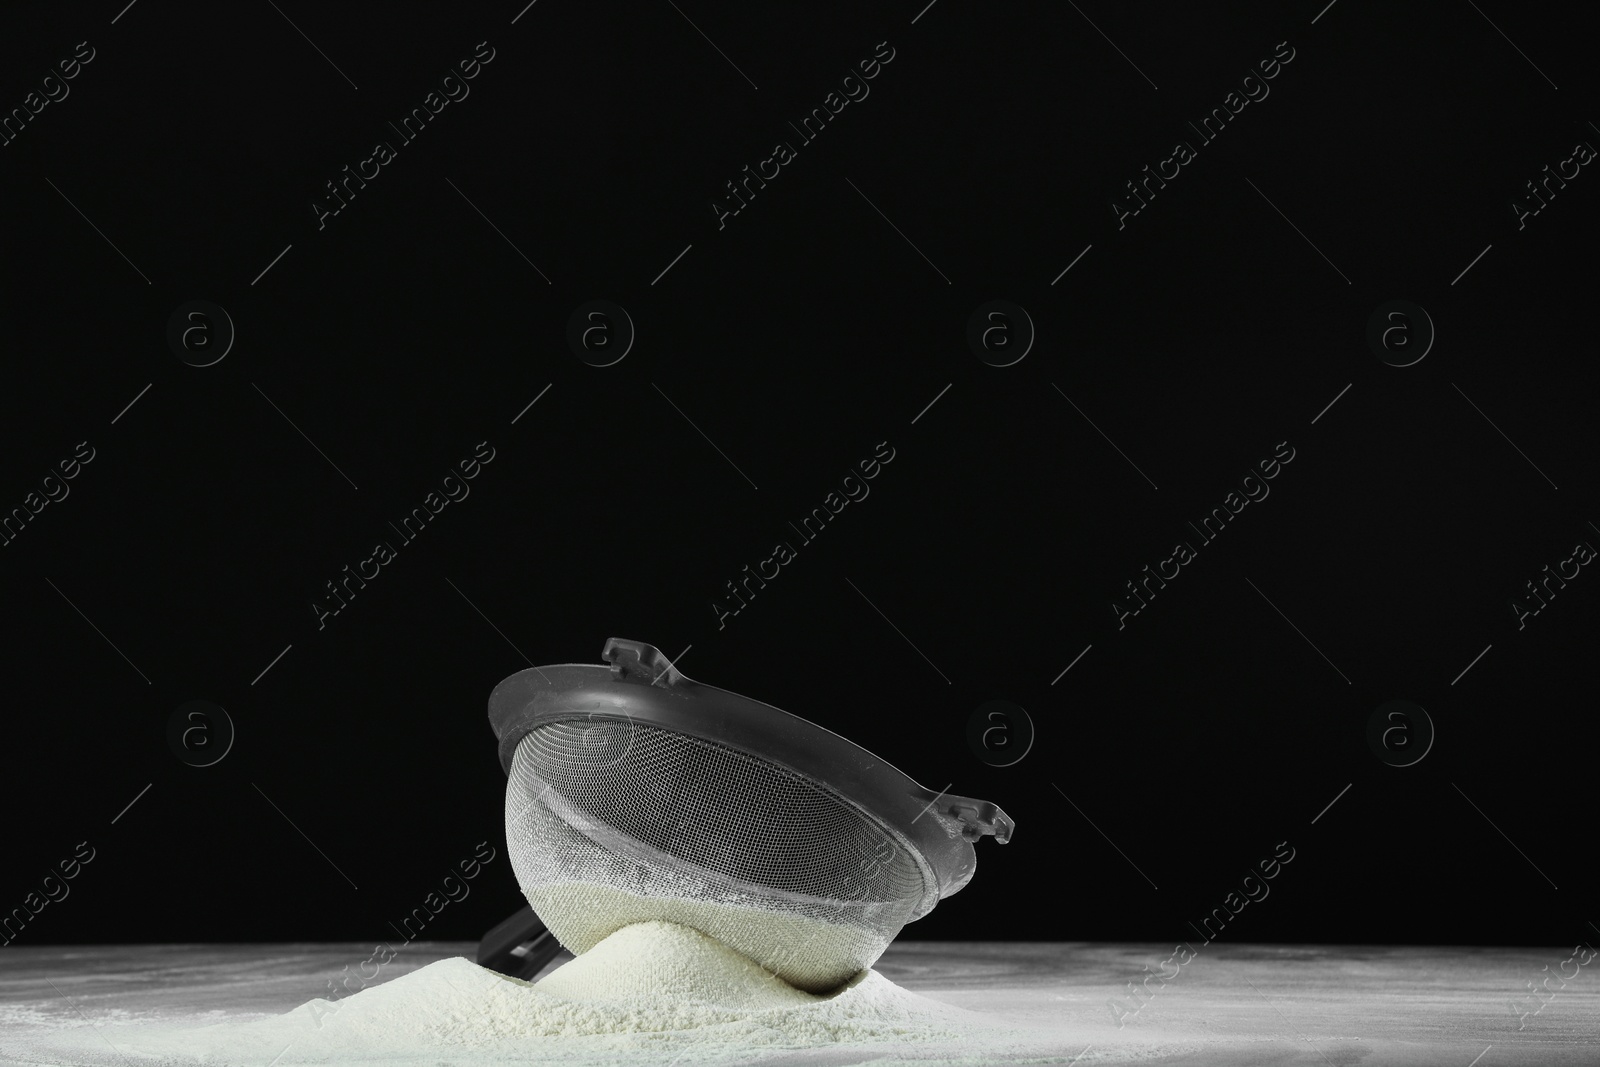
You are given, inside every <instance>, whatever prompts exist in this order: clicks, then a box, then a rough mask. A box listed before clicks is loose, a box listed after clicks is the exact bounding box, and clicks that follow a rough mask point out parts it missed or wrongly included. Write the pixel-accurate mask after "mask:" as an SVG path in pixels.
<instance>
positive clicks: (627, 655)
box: [600, 637, 687, 686]
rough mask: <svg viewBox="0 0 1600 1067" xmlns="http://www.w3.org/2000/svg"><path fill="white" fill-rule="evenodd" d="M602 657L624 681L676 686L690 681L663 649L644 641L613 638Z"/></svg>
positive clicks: (608, 641) (607, 642) (608, 642)
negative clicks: (680, 672)
mask: <svg viewBox="0 0 1600 1067" xmlns="http://www.w3.org/2000/svg"><path fill="white" fill-rule="evenodd" d="M600 656H601V658H602V659H604V660H605V661H606V662H607V663H609V664H611V670H612V673H614V674H616V675H617V676H618V677H620V678H622V679H623V680H624V681H629V682H644V683H645V684H646V685H664V686H674V685H677V684H678V683H679V682H682V681H686V680H687V679H685V678H684V676H683V675H681V674H679V673H678V668H676V667H674V666H673V665H672V661H671V660H669V659H667V657H666V656H665V655H664V654H663V653H662V651H661V650H660V649H659V648H657V647H656V646H655V645H647V644H645V643H644V642H643V641H626V640H623V639H622V638H620V637H613V638H610V639H609V640H607V641H606V647H605V650H604V651H603V652H601V653H600Z"/></svg>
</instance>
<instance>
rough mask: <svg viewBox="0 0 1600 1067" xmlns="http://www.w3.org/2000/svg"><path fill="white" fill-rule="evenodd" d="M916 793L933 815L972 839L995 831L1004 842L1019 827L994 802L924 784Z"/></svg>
mask: <svg viewBox="0 0 1600 1067" xmlns="http://www.w3.org/2000/svg"><path fill="white" fill-rule="evenodd" d="M912 795H913V796H914V797H915V798H916V799H918V800H922V801H925V802H926V804H927V806H926V808H924V810H925V811H928V812H930V813H931V814H933V815H934V817H936V818H937V819H938V820H939V822H940V823H941V824H942V825H943V826H944V827H945V828H946V829H948V830H951V831H952V832H959V833H960V834H961V836H962V837H963V838H965V839H966V840H968V841H976V840H978V839H979V838H980V837H983V836H985V835H987V834H993V835H994V839H995V840H996V841H997V842H999V843H1000V844H1002V845H1003V844H1005V843H1006V842H1007V841H1010V840H1011V832H1012V831H1013V830H1014V829H1016V826H1015V824H1014V823H1012V821H1011V817H1010V816H1009V815H1007V814H1006V813H1005V812H1003V811H1001V810H1000V805H998V804H995V803H994V802H992V801H988V800H978V799H976V798H974V797H958V796H953V795H951V794H949V793H935V792H934V791H933V790H931V789H925V788H922V787H920V786H919V787H918V789H917V791H916V792H915V793H913V794H912Z"/></svg>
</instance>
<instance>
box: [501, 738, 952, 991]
mask: <svg viewBox="0 0 1600 1067" xmlns="http://www.w3.org/2000/svg"><path fill="white" fill-rule="evenodd" d="M506 841H507V843H508V847H509V851H510V855H511V863H512V867H513V869H514V870H515V871H516V874H517V880H518V882H519V883H520V885H521V887H522V891H523V893H524V895H525V896H527V898H528V902H529V903H530V904H531V905H532V906H533V909H534V911H535V912H536V913H538V915H539V918H540V919H541V920H542V921H543V922H544V923H545V925H546V926H547V927H549V928H550V930H551V932H552V933H554V934H555V936H556V938H557V939H558V940H559V941H560V942H561V943H562V944H563V945H564V946H565V947H566V948H567V949H569V950H570V951H572V952H574V953H581V952H584V951H587V950H588V949H589V948H591V947H593V945H595V944H596V943H598V942H599V941H600V940H602V939H603V938H605V937H607V936H608V935H610V934H611V933H613V932H614V931H616V930H617V929H620V928H621V927H622V926H625V925H628V924H629V923H633V922H642V921H645V920H647V919H662V920H666V921H671V922H681V923H683V924H684V925H687V926H693V927H695V928H696V929H699V930H701V931H702V932H704V933H706V934H708V935H710V936H712V937H715V938H717V939H718V940H719V941H722V942H723V943H724V944H727V945H729V946H730V947H732V948H735V949H737V950H739V951H740V952H742V953H744V954H745V955H746V956H749V957H750V958H751V959H754V960H755V961H756V962H758V963H760V964H762V965H763V966H765V967H767V968H768V969H769V970H771V971H773V972H774V973H775V974H777V975H778V976H779V977H782V978H784V979H785V980H786V981H789V982H790V983H791V984H793V985H796V986H799V987H800V988H802V989H809V990H812V991H823V990H827V989H832V988H834V987H836V986H838V985H840V984H842V983H843V982H845V981H847V980H848V979H849V978H851V977H852V976H853V975H855V974H856V973H857V972H858V971H860V970H862V969H863V968H865V967H869V966H871V965H872V963H873V962H874V961H876V960H877V958H878V957H879V956H880V955H882V953H883V950H884V949H885V948H886V947H887V946H888V944H889V942H890V941H891V940H893V939H894V936H895V935H896V934H897V933H898V932H899V931H900V928H901V927H902V926H903V925H904V924H905V923H907V922H910V921H911V920H912V919H916V918H920V917H921V916H922V915H925V914H926V913H927V912H928V911H929V910H930V909H931V908H932V907H933V905H934V903H936V902H937V900H938V888H937V884H936V882H935V880H934V877H933V873H932V871H931V870H930V869H929V868H928V866H927V864H926V862H925V861H924V860H923V859H922V857H921V856H920V855H918V854H917V852H916V851H915V850H914V849H913V848H912V847H911V846H910V845H909V844H908V843H907V842H906V841H905V840H904V839H903V838H901V837H900V836H899V835H897V834H895V833H894V832H893V831H891V830H889V829H888V828H887V827H885V826H883V825H882V824H880V823H879V822H878V821H877V820H875V819H872V818H871V817H869V816H867V815H866V814H865V813H863V812H862V811H860V810H859V809H858V808H856V807H855V806H854V805H852V804H850V803H849V802H847V801H845V800H843V799H842V798H840V797H838V796H837V795H836V794H834V793H832V792H831V791H829V790H828V789H826V788H825V787H823V786H821V785H820V784H818V783H816V782H814V781H812V780H811V779H809V778H807V777H805V776H803V775H799V774H797V773H795V772H793V771H790V770H788V769H786V768H782V767H779V766H777V765H775V764H772V763H769V762H766V761H764V760H761V759H757V758H756V757H753V756H750V755H747V754H745V753H743V752H740V751H738V750H736V749H732V748H729V747H726V746H723V745H719V744H716V743H715V742H711V741H705V740H702V739H700V738H697V737H692V736H689V735H686V734H678V733H674V732H672V731H668V730H662V729H659V728H656V727H652V726H646V725H642V724H639V723H633V722H625V721H624V722H613V721H604V720H600V721H588V720H578V721H568V722H557V723H549V724H546V725H543V726H540V727H538V728H536V729H534V730H532V731H530V732H529V733H528V735H527V736H526V737H524V738H523V739H522V741H521V742H520V743H519V744H518V746H517V750H516V754H515V756H514V757H513V760H512V766H511V772H510V777H509V782H508V784H507V790H506Z"/></svg>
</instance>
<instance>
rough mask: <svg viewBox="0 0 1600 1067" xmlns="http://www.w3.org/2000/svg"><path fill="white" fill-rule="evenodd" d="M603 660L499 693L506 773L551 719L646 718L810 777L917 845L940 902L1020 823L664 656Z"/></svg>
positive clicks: (623, 647) (493, 714)
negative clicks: (980, 850) (978, 847)
mask: <svg viewBox="0 0 1600 1067" xmlns="http://www.w3.org/2000/svg"><path fill="white" fill-rule="evenodd" d="M601 655H602V657H603V658H604V659H605V660H606V663H604V664H589V663H561V664H554V665H551V666H547V667H529V668H528V669H526V670H522V671H518V672H517V673H516V674H513V675H511V676H510V677H509V678H506V679H505V680H503V681H502V682H501V683H500V684H499V685H497V686H495V687H494V692H492V693H491V694H490V695H489V724H490V726H492V727H493V729H494V733H495V737H496V739H497V740H498V741H499V755H500V767H501V770H502V771H504V772H505V773H506V774H507V775H508V776H509V775H510V773H511V761H512V758H513V756H514V755H515V753H516V749H517V744H518V742H520V741H521V740H522V738H523V737H525V736H527V734H528V732H529V731H531V730H533V729H534V728H535V727H538V726H541V725H544V724H545V723H552V722H564V721H571V720H573V719H588V720H606V721H621V722H640V723H645V724H648V725H650V726H656V727H660V728H663V729H666V730H672V731H675V732H678V733H682V734H688V735H690V736H693V737H699V738H702V739H704V740H707V741H713V742H716V743H718V744H722V745H727V746H728V747H730V748H735V749H738V750H740V751H742V752H744V753H746V754H748V755H750V756H753V757H755V758H757V759H762V760H766V761H768V762H770V763H776V764H778V765H780V766H783V767H786V768H788V769H789V770H791V771H794V772H796V773H798V774H802V775H805V776H807V777H809V778H811V779H813V780H815V781H817V782H819V783H821V784H822V785H824V786H826V787H827V788H828V789H831V790H832V791H833V792H835V793H838V794H839V795H840V796H842V797H844V798H845V799H847V800H849V801H851V802H853V803H854V804H856V805H857V806H859V807H860V808H861V809H862V810H863V811H865V812H866V813H867V814H868V815H870V816H872V817H873V818H875V819H877V820H879V821H880V822H882V823H883V824H884V825H885V826H887V827H889V828H890V829H892V830H894V831H896V832H897V833H898V834H900V835H901V836H902V837H904V838H905V839H906V840H908V841H909V842H911V844H912V845H913V847H915V848H916V849H917V850H918V851H919V852H920V853H921V855H922V858H923V860H924V861H925V862H926V863H927V864H928V866H929V868H930V869H931V870H932V871H933V873H934V877H935V879H936V881H937V882H938V886H939V896H940V897H941V898H943V897H947V896H950V895H951V894H953V893H956V892H958V891H960V890H961V889H962V887H964V886H965V885H966V884H967V883H968V882H969V881H971V880H972V874H973V870H974V869H975V867H976V865H977V854H976V852H975V851H974V849H973V847H972V846H973V842H975V841H977V840H978V839H979V838H981V837H983V836H985V835H993V836H994V838H995V840H996V841H998V842H1000V843H1001V844H1005V843H1006V842H1007V841H1009V840H1010V839H1011V833H1012V830H1013V823H1012V821H1011V819H1010V818H1009V817H1008V816H1007V815H1006V813H1005V812H1003V811H1001V810H1000V808H999V806H998V805H996V804H994V803H992V802H990V801H985V800H976V799H974V798H972V797H961V796H953V795H951V794H949V793H943V792H936V791H934V790H931V789H928V788H926V787H925V786H922V785H919V784H918V783H917V782H916V781H914V780H913V779H912V778H911V777H910V776H909V775H907V774H906V773H905V772H903V771H901V770H900V769H899V768H897V767H895V766H894V765H892V764H890V763H888V762H886V761H884V760H882V759H879V758H878V757H877V756H874V755H873V754H872V753H871V752H868V751H867V750H866V749H864V748H862V747H861V746H860V745H857V744H856V743H855V742H853V741H851V740H849V739H848V738H845V737H842V736H840V735H839V734H836V733H834V732H833V731H832V730H829V729H827V728H826V727H822V726H818V725H817V724H816V723H814V722H811V721H809V720H807V719H802V718H801V717H800V716H798V715H794V714H791V713H790V712H787V711H783V710H782V709H780V708H775V707H773V706H772V705H771V704H766V703H763V702H761V701H759V700H753V699H751V698H750V697H745V696H740V695H739V694H737V693H732V692H729V691H728V690H726V689H719V688H717V687H716V686H712V685H706V684H704V683H701V682H696V681H693V680H691V679H689V678H686V677H684V675H683V674H682V673H680V672H679V671H678V669H677V668H675V667H673V666H672V664H671V663H670V662H668V660H667V658H666V657H665V656H664V655H662V654H661V651H660V650H659V649H657V648H656V647H654V646H653V645H647V644H644V643H643V642H639V641H626V640H623V639H621V638H616V637H613V638H611V639H610V640H608V641H607V642H606V645H605V649H604V651H603V652H602V653H601Z"/></svg>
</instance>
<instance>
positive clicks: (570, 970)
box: [18, 921, 1008, 1067]
mask: <svg viewBox="0 0 1600 1067" xmlns="http://www.w3.org/2000/svg"><path fill="white" fill-rule="evenodd" d="M998 1025H999V1024H998V1023H997V1022H996V1021H995V1020H993V1019H990V1018H989V1017H986V1016H983V1015H979V1014H976V1013H973V1012H968V1011H964V1010H962V1009H959V1008H955V1007H951V1006H950V1005H947V1004H941V1003H939V1002H937V1001H934V1000H929V999H927V998H925V997H921V996H918V995H917V994H915V993H912V992H910V991H908V990H905V989H902V988H901V987H899V986H897V985H895V984H894V983H893V982H890V981H889V980H888V979H886V978H884V977H883V976H882V975H880V974H878V973H877V972H876V971H871V970H869V971H864V972H862V973H861V974H859V975H857V976H856V977H855V978H854V979H853V980H851V981H850V982H849V983H847V984H846V985H845V986H844V987H843V988H841V989H840V990H838V991H836V992H833V993H831V994H827V995H823V996H816V995H813V994H810V993H806V992H803V991H802V990H799V989H796V988H794V987H793V986H790V985H788V984H787V983H785V982H783V981H782V980H780V979H776V978H773V977H772V976H771V975H769V974H768V973H767V972H766V971H765V970H763V969H762V968H761V967H760V966H758V965H757V964H756V963H754V962H753V961H751V960H749V959H747V958H746V957H744V956H742V955H740V954H739V953H737V952H734V951H733V950H732V949H730V948H728V947H726V946H724V945H722V944H721V943H720V942H717V941H715V940H713V939H711V938H709V937H707V936H705V935H704V934H702V933H700V932H699V931H696V930H693V929H690V928H689V927H686V926H680V925H678V924H675V923H667V922H659V921H650V922H642V923H635V924H632V925H630V926H625V927H623V928H622V929H621V930H618V931H617V932H616V933H615V934H612V935H611V936H610V937H608V938H606V939H605V940H604V941H602V942H601V943H600V944H598V945H596V946H595V947H594V948H592V949H590V950H589V951H588V952H585V953H583V954H582V955H580V956H578V957H577V958H576V959H573V960H572V961H571V962H569V963H567V964H565V965H564V966H562V967H559V968H557V969H556V970H555V971H553V972H551V973H550V974H549V975H547V976H546V977H545V978H543V979H542V980H541V981H539V982H538V983H528V982H523V981H519V980H517V979H514V978H507V977H506V976H504V975H501V974H498V973H496V972H494V971H491V970H488V969H487V968H484V967H480V966H478V965H477V964H475V963H473V962H471V961H470V960H467V959H465V958H464V957H460V956H456V957H453V958H450V959H445V960H440V961H438V962H437V963H433V964H430V965H428V966H426V967H423V968H421V969H419V970H416V971H413V972H412V973H410V974H407V975H403V976H402V977H399V978H396V979H394V980H392V981H389V982H385V983H383V984H381V985H377V986H373V987H371V988H368V989H365V990H363V991H361V992H360V993H357V994H355V995H353V996H350V997H347V998H345V999H344V1000H341V1001H338V1002H336V1003H334V1002H329V1001H326V1000H313V1001H309V1002H308V1003H306V1004H302V1005H301V1006H300V1007H298V1008H295V1009H294V1010H293V1011H290V1012H287V1013H285V1014H283V1015H278V1016H271V1017H267V1018H262V1019H256V1020H253V1021H250V1022H243V1023H239V1022H232V1023H222V1024H217V1025H212V1026H203V1027H198V1028H193V1029H186V1030H177V1029H174V1028H173V1027H171V1026H170V1025H167V1026H165V1027H163V1028H159V1029H158V1028H155V1027H151V1026H144V1027H139V1026H124V1027H116V1028H112V1027H101V1028H100V1029H99V1030H98V1032H90V1028H88V1027H84V1028H81V1029H80V1030H74V1031H68V1032H66V1033H58V1034H56V1035H55V1039H56V1040H55V1041H54V1042H53V1045H54V1047H55V1048H56V1049H57V1050H59V1051H58V1053H57V1055H59V1052H67V1051H70V1052H71V1053H72V1054H73V1056H74V1058H73V1059H72V1060H67V1059H65V1058H41V1059H39V1060H37V1061H35V1060H33V1059H32V1058H31V1057H30V1058H29V1059H26V1060H19V1061H18V1062H40V1063H64V1062H74V1063H101V1062H105V1063H110V1062H119V1060H113V1059H111V1058H110V1057H109V1056H108V1055H107V1054H108V1053H109V1052H111V1051H113V1050H114V1051H115V1052H117V1053H119V1054H120V1057H121V1058H120V1062H122V1063H134V1064H137V1063H140V1062H143V1063H152V1062H157V1063H161V1064H208V1065H220V1064H229V1065H235V1064H236V1065H250V1067H268V1065H269V1064H271V1065H275V1067H290V1065H295V1064H330V1063H339V1064H396V1065H398V1064H412V1065H416V1064H423V1063H426V1064H439V1063H453V1064H454V1063H460V1064H473V1065H476V1064H492V1063H513V1062H514V1063H519V1064H529V1063H591V1062H604V1063H622V1064H646V1063H653V1064H667V1063H679V1064H683V1065H685V1067H687V1065H690V1064H695V1063H730V1062H744V1063H750V1062H760V1061H762V1060H767V1059H776V1060H782V1061H783V1062H786V1063H787V1062H815V1063H822V1062H828V1063H837V1062H851V1063H855V1062H860V1061H859V1060H858V1059H849V1060H839V1059H837V1058H836V1057H834V1056H825V1058H823V1059H816V1058H808V1057H807V1055H806V1054H805V1053H804V1052H803V1050H807V1049H820V1048H821V1047H824V1046H835V1047H836V1049H837V1046H841V1045H843V1046H864V1045H865V1046H873V1049H871V1050H866V1051H865V1053H864V1055H863V1057H862V1058H864V1059H870V1060H875V1061H877V1062H884V1061H885V1059H899V1060H902V1061H925V1060H935V1059H937V1060H944V1061H946V1062H948V1061H950V1060H957V1061H966V1062H993V1060H994V1058H998V1057H993V1054H994V1053H998V1052H1001V1051H1002V1050H1003V1048H1004V1046H1006V1045H1007V1044H1008V1041H1007V1040H1006V1036H1005V1034H1004V1032H1003V1031H1000V1030H997V1029H996V1027H997V1026H998ZM108 1039H109V1040H108ZM63 1043H65V1044H66V1045H69V1046H70V1049H69V1048H67V1047H63ZM107 1046H110V1047H107ZM885 1046H888V1047H885ZM40 1051H41V1052H42V1051H43V1050H40ZM36 1054H39V1053H36ZM795 1057H798V1058H795Z"/></svg>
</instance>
